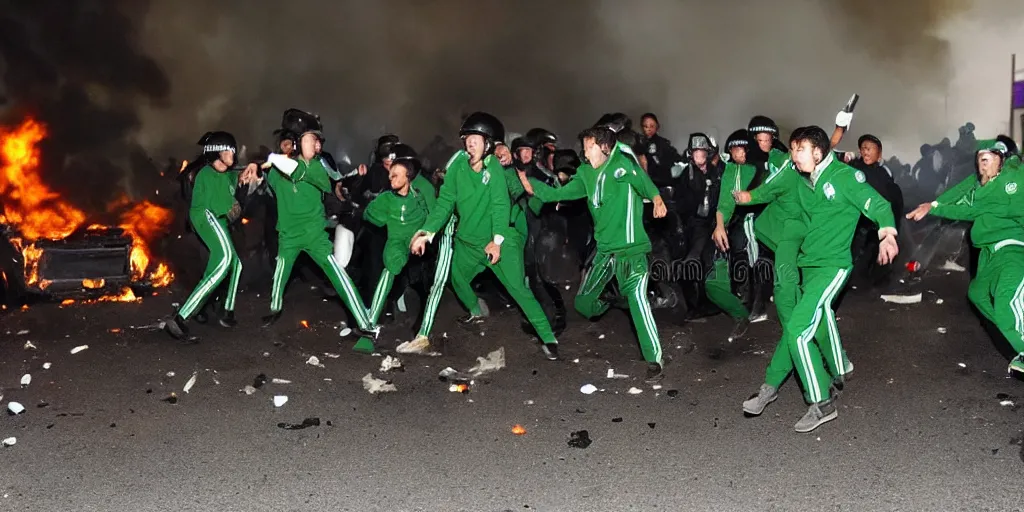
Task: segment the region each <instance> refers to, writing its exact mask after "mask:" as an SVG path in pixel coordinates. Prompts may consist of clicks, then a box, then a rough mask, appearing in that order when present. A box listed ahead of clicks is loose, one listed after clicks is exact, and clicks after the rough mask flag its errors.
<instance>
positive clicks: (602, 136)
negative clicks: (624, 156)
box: [580, 126, 618, 148]
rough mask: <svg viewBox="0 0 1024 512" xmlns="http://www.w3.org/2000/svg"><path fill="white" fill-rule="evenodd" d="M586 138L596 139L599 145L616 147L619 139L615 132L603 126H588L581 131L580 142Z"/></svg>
mask: <svg viewBox="0 0 1024 512" xmlns="http://www.w3.org/2000/svg"><path fill="white" fill-rule="evenodd" d="M584 139H594V142H595V143H596V144H597V145H598V146H604V145H607V146H608V147H609V148H611V147H615V143H616V142H617V141H618V138H617V136H616V134H615V132H613V131H611V130H609V129H608V128H605V127H603V126H595V127H594V128H587V129H586V130H583V131H582V132H580V142H583V140H584Z"/></svg>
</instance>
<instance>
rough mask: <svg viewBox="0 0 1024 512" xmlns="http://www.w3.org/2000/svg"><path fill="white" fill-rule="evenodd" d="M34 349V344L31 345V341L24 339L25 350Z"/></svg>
mask: <svg viewBox="0 0 1024 512" xmlns="http://www.w3.org/2000/svg"><path fill="white" fill-rule="evenodd" d="M35 349H36V346H35V345H33V344H32V342H31V341H26V342H25V350H35Z"/></svg>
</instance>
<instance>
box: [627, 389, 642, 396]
mask: <svg viewBox="0 0 1024 512" xmlns="http://www.w3.org/2000/svg"><path fill="white" fill-rule="evenodd" d="M643 392H644V390H642V389H640V388H629V391H628V393H629V394H631V395H639V394H640V393H643Z"/></svg>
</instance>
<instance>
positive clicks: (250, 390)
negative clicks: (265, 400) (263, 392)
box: [239, 384, 256, 395]
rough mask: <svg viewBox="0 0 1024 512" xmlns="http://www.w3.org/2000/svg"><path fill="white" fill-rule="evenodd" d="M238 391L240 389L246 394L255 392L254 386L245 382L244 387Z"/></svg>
mask: <svg viewBox="0 0 1024 512" xmlns="http://www.w3.org/2000/svg"><path fill="white" fill-rule="evenodd" d="M239 391H241V392H242V393H245V394H246V395H254V394H256V388H254V387H252V386H250V385H248V384H246V385H245V387H244V388H242V389H239Z"/></svg>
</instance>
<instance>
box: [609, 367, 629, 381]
mask: <svg viewBox="0 0 1024 512" xmlns="http://www.w3.org/2000/svg"><path fill="white" fill-rule="evenodd" d="M606 378H609V379H628V378H629V375H626V374H624V373H615V369H614V368H608V375H607V377H606Z"/></svg>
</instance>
